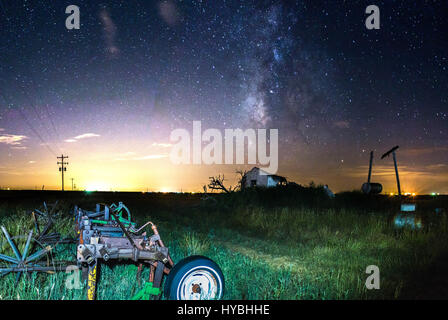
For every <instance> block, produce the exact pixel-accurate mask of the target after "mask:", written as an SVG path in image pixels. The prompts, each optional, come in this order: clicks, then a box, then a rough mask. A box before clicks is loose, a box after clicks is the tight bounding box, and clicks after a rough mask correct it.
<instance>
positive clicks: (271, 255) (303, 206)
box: [0, 188, 448, 299]
mask: <svg viewBox="0 0 448 320" xmlns="http://www.w3.org/2000/svg"><path fill="white" fill-rule="evenodd" d="M61 198H62V199H63V204H62V205H61V208H62V212H63V214H64V215H63V217H62V218H61V219H60V220H59V222H58V224H57V226H56V228H55V230H57V231H58V232H61V233H62V234H63V235H65V236H74V231H73V225H72V221H71V217H70V216H69V213H70V210H71V208H72V206H73V204H75V203H76V204H78V205H79V206H81V207H83V208H86V209H88V208H91V209H93V208H94V205H95V203H97V202H106V203H112V202H115V203H117V202H118V201H123V202H124V203H125V204H126V205H127V206H128V207H129V208H130V210H131V213H132V214H133V219H134V220H135V221H136V222H138V224H142V223H144V222H146V221H147V220H151V221H153V222H155V223H156V224H157V226H158V229H159V232H160V234H161V237H162V239H163V240H164V242H165V244H166V245H167V246H168V247H169V249H170V252H171V256H172V257H173V260H174V261H179V260H180V259H182V258H184V257H186V256H189V255H192V254H201V255H205V256H208V257H210V258H211V259H213V260H214V261H215V262H217V263H218V265H219V266H220V267H221V269H222V270H223V273H224V276H225V278H226V293H225V299H402V298H411V299H413V298H419V299H420V298H434V297H435V298H444V299H446V298H448V295H446V292H444V291H443V288H445V287H446V286H445V285H443V284H442V283H440V282H438V281H434V277H438V275H440V276H443V273H442V271H443V270H441V269H440V268H442V267H441V266H445V267H446V264H445V265H444V263H445V257H446V254H447V252H448V248H447V246H446V244H447V240H448V232H447V231H448V225H447V218H446V214H445V213H444V212H446V203H447V201H446V199H442V197H439V198H438V200H422V201H420V202H419V203H418V207H417V208H421V213H422V215H423V221H424V226H425V227H424V228H423V229H422V230H418V231H412V230H400V231H398V230H396V229H395V228H394V227H393V223H392V217H393V215H394V213H396V212H397V210H398V209H397V206H398V205H399V202H398V201H397V200H396V199H390V198H388V197H377V198H374V199H372V198H363V195H360V194H356V193H352V194H350V193H347V194H341V195H338V196H337V197H336V199H334V200H329V199H326V198H325V197H323V196H322V194H321V193H320V190H319V188H304V189H303V190H292V191H291V190H286V191H285V190H274V191H266V190H261V191H251V192H249V193H244V194H243V193H240V194H233V195H228V196H225V195H220V196H217V197H216V200H215V201H211V200H209V201H201V200H200V195H186V194H179V195H176V194H147V193H146V194H140V193H99V192H94V193H84V192H66V193H65V194H62V193H58V192H47V193H43V192H28V193H27V192H22V193H17V192H16V193H15V194H14V195H13V196H12V194H11V193H9V194H8V193H7V192H6V191H4V192H1V193H0V225H4V226H5V227H6V228H7V229H8V231H9V232H10V234H12V235H18V234H26V233H27V232H28V231H29V230H31V229H32V227H33V224H32V221H31V218H30V210H31V209H33V208H35V207H38V206H39V204H40V203H41V202H42V201H43V200H47V201H49V202H52V201H54V200H55V199H61ZM440 199H442V200H440ZM435 208H441V209H442V210H441V211H440V210H439V211H438V213H437V214H436V213H434V212H435ZM0 241H2V244H1V245H2V246H4V242H5V240H4V237H3V236H2V238H1V240H0ZM74 254H75V245H59V246H58V247H57V248H56V249H55V250H54V251H53V252H52V255H53V257H54V258H55V259H61V260H73V258H74ZM368 265H377V266H378V267H379V268H380V273H381V287H380V289H379V290H367V289H366V287H365V281H366V278H367V276H368V275H367V274H366V272H365V270H366V267H367V266H368ZM439 266H440V267H439ZM445 267H443V268H445ZM434 268H435V269H434ZM443 268H442V269H443ZM136 270H137V267H136V266H134V265H115V266H108V265H102V267H101V273H100V282H99V285H98V290H97V299H129V298H131V297H132V296H133V295H134V294H135V293H136V292H137V290H138V289H140V288H141V286H142V285H139V284H138V282H137V281H136ZM438 272H440V274H438ZM428 273H430V275H428ZM147 276H148V272H147V271H146V272H144V273H143V277H144V278H147ZM425 277H427V282H428V283H429V284H425V282H422V279H425ZM428 277H429V278H428ZM67 278H68V275H67V274H65V273H63V272H62V273H56V274H51V275H49V274H36V273H33V274H30V275H28V276H23V277H22V278H21V280H20V281H19V283H18V284H17V285H15V275H13V274H8V275H6V276H4V277H2V278H0V299H85V298H86V292H85V290H84V288H80V289H69V288H67V286H66V285H65V284H66V280H67ZM436 280H437V279H436ZM434 283H439V285H440V286H442V285H443V288H442V287H441V288H442V289H441V290H439V291H438V288H437V287H435V286H434ZM436 286H437V285H436ZM434 293H436V294H438V296H434Z"/></svg>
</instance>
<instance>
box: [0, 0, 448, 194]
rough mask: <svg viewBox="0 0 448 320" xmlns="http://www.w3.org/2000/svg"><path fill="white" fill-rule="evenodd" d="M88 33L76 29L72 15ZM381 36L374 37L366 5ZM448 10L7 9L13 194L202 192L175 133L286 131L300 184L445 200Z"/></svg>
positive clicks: (139, 0)
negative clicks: (178, 161) (63, 168)
mask: <svg viewBox="0 0 448 320" xmlns="http://www.w3.org/2000/svg"><path fill="white" fill-rule="evenodd" d="M72 4H73V5H77V6H79V8H80V29H79V30H75V29H73V30H67V29H66V27H65V20H66V18H67V17H68V14H66V13H65V8H66V7H67V6H68V5H72ZM371 4H375V5H377V6H378V7H379V9H380V19H381V20H380V23H381V24H380V29H379V30H368V29H367V28H366V27H365V19H366V18H367V16H368V15H367V14H366V13H365V10H366V7H367V6H368V5H371ZM447 17H448V6H447V4H446V2H445V1H377V0H374V1H354V0H353V1H342V0H332V1H311V0H309V1H306V0H301V1H265V0H245V1H236V0H234V1H233V0H216V1H215V0H214V1H206V0H202V1H201V0H191V1H180V0H178V1H175V0H163V1H161V0H154V1H143V0H127V1H82V0H70V1H64V0H58V1H49V0H40V1H20V0H14V1H12V0H0V187H11V188H28V189H35V188H38V189H41V188H42V186H43V185H44V186H45V189H57V188H60V184H61V181H60V173H59V172H58V165H57V164H56V162H57V159H56V156H57V155H60V154H62V153H63V154H64V155H68V156H69V159H68V160H67V161H68V162H69V164H68V167H67V172H66V180H65V183H66V188H68V189H71V180H70V179H71V178H73V179H74V184H75V185H76V188H77V189H80V190H84V189H91V190H95V189H98V190H142V191H145V190H149V191H181V190H182V191H201V190H202V185H204V184H206V183H207V181H208V177H209V176H211V175H217V174H225V177H226V184H228V185H231V184H234V183H235V179H236V177H237V176H236V174H235V171H236V170H237V169H250V167H251V166H250V165H246V166H242V165H174V164H172V163H171V162H170V161H169V157H168V154H169V152H170V148H171V147H172V142H170V139H169V137H170V133H171V131H172V130H174V129H176V128H185V129H187V130H189V131H191V130H192V122H193V121H194V120H200V121H201V122H202V127H203V130H205V129H206V128H217V129H219V130H224V129H227V128H230V129H234V128H243V129H247V128H254V129H257V128H267V129H278V130H279V149H278V150H279V168H278V174H280V175H283V176H285V177H287V178H288V180H291V181H295V182H298V183H300V184H308V183H309V182H310V181H312V180H313V181H315V182H316V183H322V184H328V185H329V187H330V188H331V189H332V190H333V191H343V190H354V189H359V188H360V187H361V184H362V183H363V182H365V181H366V179H367V166H368V160H369V153H370V151H371V150H373V151H374V152H375V158H374V167H373V173H372V181H374V182H379V183H382V184H383V188H384V191H385V192H396V186H395V176H394V171H393V163H392V159H390V158H387V159H383V160H380V156H381V154H382V153H384V152H386V151H387V150H389V149H390V148H392V147H393V146H395V145H399V146H400V149H399V150H398V152H397V159H398V165H399V170H400V177H401V179H402V189H403V191H404V192H417V193H430V192H440V193H448V163H447V160H448V128H447V121H448V108H447V102H448V82H447V67H448V60H447V59H448V32H447V31H448V28H447V20H448V19H447Z"/></svg>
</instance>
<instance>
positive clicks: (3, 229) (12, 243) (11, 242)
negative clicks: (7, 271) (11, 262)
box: [2, 226, 22, 261]
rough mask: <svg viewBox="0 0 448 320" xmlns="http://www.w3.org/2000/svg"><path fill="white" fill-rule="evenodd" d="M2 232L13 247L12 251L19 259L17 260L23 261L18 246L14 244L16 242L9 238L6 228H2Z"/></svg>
mask: <svg viewBox="0 0 448 320" xmlns="http://www.w3.org/2000/svg"><path fill="white" fill-rule="evenodd" d="M2 231H3V233H4V234H5V237H6V240H8V243H9V245H10V246H11V248H12V250H13V251H14V254H15V255H16V257H17V260H19V261H20V260H22V255H21V254H20V252H19V250H17V247H16V245H15V244H14V242H13V241H12V240H11V237H10V236H9V233H8V231H6V229H5V227H4V226H2Z"/></svg>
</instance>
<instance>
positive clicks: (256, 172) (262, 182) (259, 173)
mask: <svg viewBox="0 0 448 320" xmlns="http://www.w3.org/2000/svg"><path fill="white" fill-rule="evenodd" d="M286 183H287V181H286V178H285V177H282V176H278V175H276V174H269V173H267V172H265V171H263V170H261V169H260V168H257V167H253V168H252V169H251V170H250V171H248V172H246V174H245V175H244V177H243V180H242V187H243V188H250V187H276V186H279V185H286Z"/></svg>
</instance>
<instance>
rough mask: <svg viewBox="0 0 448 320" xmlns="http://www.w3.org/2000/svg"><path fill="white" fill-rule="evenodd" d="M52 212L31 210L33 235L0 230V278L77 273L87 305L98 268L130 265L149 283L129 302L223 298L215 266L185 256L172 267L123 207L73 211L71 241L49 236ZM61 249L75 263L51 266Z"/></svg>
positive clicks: (155, 238) (154, 233)
mask: <svg viewBox="0 0 448 320" xmlns="http://www.w3.org/2000/svg"><path fill="white" fill-rule="evenodd" d="M56 207H57V203H56V204H54V205H53V206H47V205H46V204H45V203H44V209H42V210H38V209H35V210H34V211H33V212H32V213H31V215H32V219H33V223H34V230H30V231H29V233H28V234H27V235H24V236H10V234H9V233H8V231H7V230H6V228H5V227H4V226H1V230H2V232H3V235H4V238H5V239H6V245H3V244H2V245H1V246H0V277H3V276H6V275H8V274H10V273H15V274H16V282H17V281H18V280H19V279H20V277H21V275H22V274H24V273H30V272H43V273H54V272H58V271H59V272H63V271H67V270H68V269H67V268H69V267H73V266H76V268H77V269H80V270H81V272H82V273H81V274H82V279H83V280H84V281H87V299H88V300H94V299H95V297H96V288H97V283H98V280H99V279H98V267H99V265H100V264H101V263H106V264H107V263H110V262H118V263H120V262H126V263H129V262H131V263H133V264H136V265H137V266H138V268H137V279H139V281H140V277H141V274H142V270H143V268H144V267H145V266H146V267H149V279H148V281H147V282H146V283H145V284H144V287H143V289H141V290H140V291H139V292H137V294H136V295H135V296H134V297H132V299H133V300H140V299H143V300H147V299H151V298H152V299H159V298H160V297H161V295H162V292H163V294H164V296H165V298H167V299H173V300H211V299H220V298H222V296H223V292H224V276H223V274H222V271H221V269H220V268H219V266H218V265H217V264H216V263H215V262H214V261H212V260H210V259H208V258H206V257H204V256H190V257H187V258H185V259H183V260H181V261H179V262H178V263H177V264H174V262H173V260H172V259H171V257H170V254H169V250H168V248H167V247H166V246H165V245H164V243H163V241H162V239H161V237H160V234H159V232H158V230H157V227H156V225H155V224H154V223H153V222H151V221H148V222H146V223H145V224H143V225H142V226H137V224H136V223H135V222H133V221H132V219H131V213H130V211H129V209H128V208H127V207H126V206H125V205H124V204H123V203H122V202H119V203H118V205H116V204H112V205H110V206H108V205H106V204H97V205H96V208H95V210H93V211H89V210H85V209H81V208H79V207H78V206H75V207H74V210H73V222H74V228H75V231H76V237H75V238H63V237H62V236H61V235H60V234H59V233H55V232H53V233H50V231H51V229H52V227H53V226H54V225H55V220H56V219H57V218H58V217H57V216H56V212H57V210H56ZM42 223H44V226H43V228H42ZM148 229H150V234H148V232H147V230H148ZM64 243H66V244H69V243H72V244H76V260H74V261H55V260H54V259H53V258H52V254H51V253H52V251H53V249H54V248H55V247H56V246H59V245H61V244H64ZM2 251H3V252H2ZM163 283H164V288H163V291H162V284H163Z"/></svg>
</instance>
